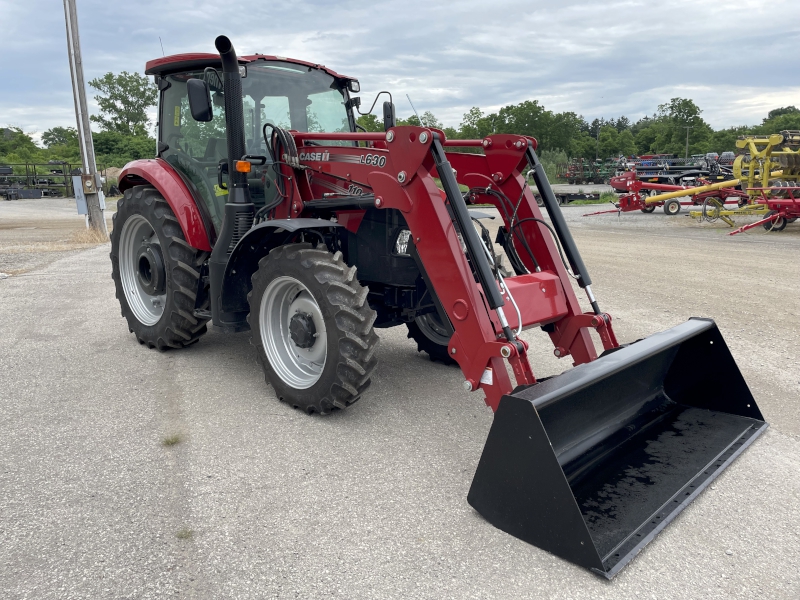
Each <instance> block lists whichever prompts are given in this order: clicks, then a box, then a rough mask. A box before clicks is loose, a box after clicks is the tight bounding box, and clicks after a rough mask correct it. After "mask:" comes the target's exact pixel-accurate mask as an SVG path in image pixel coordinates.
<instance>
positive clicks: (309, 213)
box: [111, 36, 767, 577]
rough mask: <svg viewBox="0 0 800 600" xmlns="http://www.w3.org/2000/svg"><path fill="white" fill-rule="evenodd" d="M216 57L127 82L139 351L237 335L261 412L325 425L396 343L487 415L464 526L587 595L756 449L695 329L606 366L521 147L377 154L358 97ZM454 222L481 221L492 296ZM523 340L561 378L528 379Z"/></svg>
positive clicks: (324, 75)
mask: <svg viewBox="0 0 800 600" xmlns="http://www.w3.org/2000/svg"><path fill="white" fill-rule="evenodd" d="M216 47H217V50H218V52H219V53H218V54H182V55H177V56H169V57H164V58H160V59H157V60H154V61H151V62H150V63H148V65H147V73H148V74H150V75H153V76H155V79H156V83H157V85H158V88H159V90H160V94H161V95H160V103H159V131H158V137H159V143H158V156H157V157H156V158H154V159H150V160H138V161H134V162H132V163H129V164H128V165H127V166H126V167H125V169H124V170H123V171H122V173H121V174H120V184H119V185H120V189H121V190H123V191H124V198H123V199H122V200H120V201H119V203H118V210H117V213H116V215H115V219H114V229H113V232H112V249H111V262H112V276H113V279H114V282H115V285H116V289H117V298H118V299H119V302H120V305H121V308H122V314H123V316H124V317H125V318H126V319H127V324H128V327H129V329H130V330H131V331H132V332H133V333H134V335H135V336H136V338H137V339H138V340H139V341H140V342H141V343H143V344H145V345H147V346H149V347H151V348H159V349H167V348H181V347H184V346H189V345H191V344H193V343H195V342H196V341H198V339H199V338H200V337H201V336H202V334H203V333H205V331H206V327H207V324H209V323H210V324H212V325H214V326H216V327H218V328H219V329H220V330H222V331H224V332H235V331H246V330H249V331H250V332H251V333H250V335H251V341H252V344H253V346H254V347H255V350H256V354H257V357H258V360H259V362H260V364H261V366H262V368H263V370H264V373H265V376H266V378H267V381H268V382H269V383H270V384H271V386H272V387H273V389H274V391H275V395H276V396H277V397H278V398H280V399H281V400H283V401H285V402H287V403H288V404H290V405H291V406H294V407H295V408H298V409H301V410H304V411H306V412H308V413H313V412H316V413H322V414H324V413H328V412H331V411H333V410H335V409H345V408H346V407H348V406H350V405H352V404H353V403H354V402H356V400H358V399H360V398H361V397H362V395H364V393H365V392H366V390H367V388H368V386H369V385H370V377H371V375H372V373H373V371H374V369H375V368H376V364H377V356H378V353H377V351H376V348H377V344H378V336H377V335H376V333H375V331H374V330H375V328H382V327H393V326H404V327H407V328H408V331H409V334H410V336H411V337H413V338H414V339H415V340H416V342H417V344H418V347H419V348H420V349H422V350H424V351H426V352H427V353H428V354H430V355H431V357H432V358H437V359H438V360H442V361H445V362H451V363H455V364H457V365H458V367H459V368H460V369H461V371H462V373H463V388H464V390H465V391H467V392H475V391H480V392H482V394H483V396H484V397H485V401H486V404H487V405H488V406H490V407H491V408H492V410H494V411H496V412H495V417H494V423H493V425H492V428H491V431H490V433H489V436H488V439H487V441H486V445H485V448H484V452H483V455H482V457H481V459H480V463H479V465H478V467H477V470H476V473H475V478H474V480H473V482H472V487H471V489H470V491H469V496H468V501H469V503H470V504H471V505H472V506H473V507H475V509H476V510H478V512H480V514H482V515H483V516H484V517H485V518H486V519H487V520H488V521H489V522H490V523H492V524H493V525H495V526H496V527H498V528H500V529H502V530H504V531H506V532H508V533H510V534H512V535H515V536H517V537H519V538H521V539H523V540H525V541H527V542H530V543H532V544H535V545H537V546H539V547H541V548H544V549H546V550H549V551H550V552H553V553H554V554H557V555H558V556H561V557H563V558H565V559H568V560H570V561H573V562H575V563H577V564H579V565H583V566H585V567H588V568H590V569H592V570H594V571H595V572H597V573H599V574H602V575H603V576H605V577H612V576H613V575H614V574H615V573H617V572H618V571H619V569H621V568H622V567H623V566H624V565H625V564H626V563H628V562H629V561H630V560H631V559H632V558H633V557H634V556H635V555H636V554H637V553H638V552H639V551H640V550H641V549H642V548H643V547H644V546H645V545H646V544H647V543H648V542H649V541H650V540H652V539H653V537H654V536H655V535H656V534H657V533H658V532H659V531H660V530H661V529H663V528H664V527H665V526H666V524H667V523H668V522H669V521H671V520H672V519H673V518H674V517H675V516H676V515H677V514H678V513H680V512H681V510H683V508H685V507H686V506H687V505H688V503H689V502H690V501H691V500H692V499H694V498H695V497H696V496H697V495H698V494H699V493H700V492H701V490H703V489H704V488H705V487H706V486H707V485H708V484H709V483H710V482H711V481H712V480H713V479H714V478H715V477H717V476H718V475H719V474H720V473H721V472H722V471H723V470H724V469H725V468H726V467H727V466H728V465H729V464H730V463H731V461H732V460H733V459H734V458H735V457H736V456H738V455H739V454H740V453H741V452H742V451H743V450H744V449H745V448H746V447H747V446H748V445H749V444H750V443H751V442H752V441H753V440H754V439H755V438H756V437H757V436H758V435H759V434H760V433H762V432H763V431H764V430H765V428H766V426H767V425H766V423H765V422H764V420H763V417H762V415H761V413H760V412H759V410H758V408H757V406H756V403H755V400H754V399H753V396H752V395H751V393H750V391H749V389H748V387H747V385H746V383H745V381H744V379H743V378H742V376H741V374H740V372H739V369H738V368H737V366H736V363H735V361H734V359H733V357H732V356H731V353H730V351H729V350H728V348H727V346H726V344H725V341H724V340H723V338H722V335H721V334H720V332H719V330H718V328H717V326H716V325H715V323H714V321H712V320H711V319H692V320H690V321H688V322H686V323H684V324H682V325H678V326H676V327H674V328H672V329H669V330H667V331H664V332H661V333H657V334H655V335H652V336H650V337H647V338H645V339H643V340H639V341H636V342H633V343H631V344H627V345H620V344H618V343H617V340H616V337H615V335H614V331H613V327H612V321H611V317H610V316H609V315H608V314H607V313H605V312H603V311H602V310H601V309H600V307H599V305H598V301H597V300H596V299H595V297H594V295H593V294H592V288H591V283H592V281H591V279H590V277H589V273H588V270H587V268H586V266H585V265H584V262H583V260H582V258H581V256H580V253H579V252H578V248H577V245H576V244H575V241H574V240H573V238H572V235H571V233H570V231H569V229H568V227H567V224H566V222H565V220H564V217H563V215H562V214H561V210H560V207H559V205H558V200H557V199H556V196H555V194H554V193H553V190H552V188H551V187H550V184H549V182H548V180H547V177H546V175H545V171H544V168H543V166H542V164H541V162H540V161H539V158H538V156H537V154H536V147H537V143H536V140H535V139H533V138H529V137H524V136H519V135H505V134H504V135H499V134H498V135H490V136H487V137H485V138H483V139H479V140H448V139H447V138H446V136H445V134H444V133H443V132H442V131H440V130H437V129H432V128H426V127H398V126H397V125H396V123H395V118H394V106H393V105H392V103H391V101H389V102H385V103H384V106H383V108H384V127H385V131H384V132H380V133H365V132H359V131H357V129H356V123H355V114H354V109H356V108H357V107H358V106H359V105H360V99H359V98H356V97H352V96H351V92H357V91H358V89H359V84H358V82H357V81H356V80H355V79H353V78H351V77H346V76H343V75H340V74H338V73H335V72H333V71H331V70H329V69H327V68H324V67H320V66H319V65H315V64H312V63H307V62H303V61H296V60H291V59H286V58H280V57H274V56H265V55H253V56H245V57H241V58H237V56H236V54H235V52H234V50H233V47H232V45H231V43H230V41H229V40H228V39H227V38H226V37H224V36H220V37H219V38H217V40H216ZM220 71H221V72H220ZM310 130H313V131H314V132H313V133H312V132H310ZM465 147H469V148H470V150H472V151H475V150H477V151H478V152H479V153H467V152H458V149H459V148H465ZM529 169H530V170H531V171H532V172H533V173H532V178H533V181H534V183H535V185H536V187H537V188H538V192H539V194H540V196H541V199H542V202H543V204H544V209H545V211H544V212H546V215H547V216H546V217H545V215H543V213H542V211H540V209H539V206H537V202H536V200H535V198H534V194H533V191H532V190H531V189H530V188H529V187H528V185H527V183H526V178H525V176H524V174H523V173H525V172H526V171H527V170H529ZM437 181H438V182H440V183H441V188H440V187H438V186H437ZM459 186H465V188H466V189H467V190H468V191H466V192H464V193H462V192H461V191H460V188H459ZM470 203H488V204H491V205H493V206H494V207H496V208H497V209H498V210H499V212H500V214H501V216H502V219H503V223H504V225H503V227H502V228H501V229H500V235H499V236H498V240H499V242H498V243H499V244H500V246H502V248H503V250H504V251H505V253H506V255H507V256H508V258H509V262H510V263H511V266H512V267H513V269H514V274H513V275H512V276H504V275H505V274H504V273H503V270H502V269H500V268H499V260H498V258H497V251H496V249H495V247H494V245H493V242H492V240H491V239H489V236H488V232H487V230H486V229H485V228H483V227H481V226H480V224H476V223H475V221H476V220H477V219H479V218H480V217H479V216H477V215H475V214H474V213H472V212H471V211H470V208H469V204H470ZM478 228H480V229H481V232H480V233H479V231H478ZM573 279H574V280H576V281H577V285H578V287H579V288H580V289H581V290H583V292H584V293H585V294H586V296H587V300H588V303H589V304H590V305H591V310H590V311H589V312H584V311H583V310H582V309H581V306H580V304H579V302H578V297H577V295H576V293H575V291H574V289H573V287H572V281H573ZM525 330H530V331H531V333H534V332H536V331H539V330H540V331H542V332H543V333H544V334H545V335H547V336H548V337H549V339H550V341H551V342H552V344H553V346H554V353H555V355H556V356H558V357H568V356H569V357H571V359H570V362H571V363H572V365H574V368H572V369H569V370H567V371H566V372H565V373H564V374H562V375H558V376H555V377H551V378H548V379H546V380H544V379H543V380H537V378H536V376H535V375H534V371H533V368H532V365H531V364H530V362H529V358H528V342H527V341H526V340H525V338H524V337H523V336H522V332H523V331H525ZM592 334H595V335H596V336H597V337H598V338H599V340H600V343H601V345H602V348H603V352H602V354H601V355H600V356H598V352H597V350H596V349H595V342H594V341H593V339H592ZM209 343H211V344H213V343H214V342H213V340H209ZM698 364H714V365H715V369H713V370H712V371H709V370H707V369H697V365H698ZM507 366H508V367H509V368H508V369H507ZM512 377H513V381H512ZM433 400H435V399H433Z"/></svg>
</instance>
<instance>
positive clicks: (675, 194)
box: [584, 172, 748, 217]
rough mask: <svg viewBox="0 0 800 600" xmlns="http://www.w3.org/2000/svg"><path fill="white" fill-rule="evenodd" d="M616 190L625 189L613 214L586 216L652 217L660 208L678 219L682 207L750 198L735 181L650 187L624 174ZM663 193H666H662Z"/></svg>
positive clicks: (616, 184)
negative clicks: (632, 214)
mask: <svg viewBox="0 0 800 600" xmlns="http://www.w3.org/2000/svg"><path fill="white" fill-rule="evenodd" d="M613 182H614V187H615V189H625V190H626V193H624V194H622V195H621V196H620V197H619V199H618V201H617V202H616V203H615V206H616V208H615V209H613V210H603V211H599V212H593V213H589V214H586V215H584V216H585V217H588V216H592V215H602V214H606V213H614V212H617V213H618V212H633V211H636V210H640V211H642V212H643V213H651V212H653V211H655V209H656V208H657V207H659V206H662V207H663V209H664V212H665V213H666V214H668V215H676V214H678V213H679V212H680V210H681V206H703V205H705V204H707V203H708V201H709V200H710V199H714V200H715V201H716V202H718V203H719V204H720V205H725V204H731V203H735V204H737V205H738V206H740V207H741V206H744V205H745V204H747V201H748V195H747V194H746V193H745V192H742V191H740V190H737V189H735V187H736V186H737V185H739V181H738V180H736V179H732V180H729V181H722V182H719V183H712V182H710V181H706V180H703V179H699V180H697V183H698V184H699V185H695V186H688V185H667V184H663V183H648V182H646V181H641V180H639V179H636V176H635V174H634V173H632V172H628V173H624V174H623V175H620V176H618V177H615V178H614V180H613ZM661 192H663V193H661ZM686 196H688V197H691V200H684V201H681V200H679V199H678V198H681V197H686Z"/></svg>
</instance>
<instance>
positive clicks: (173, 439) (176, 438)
mask: <svg viewBox="0 0 800 600" xmlns="http://www.w3.org/2000/svg"><path fill="white" fill-rule="evenodd" d="M182 441H183V437H182V436H181V435H180V434H178V433H176V434H175V435H170V436H167V437H165V438H164V439H163V440H161V445H162V446H166V447H167V448H170V447H172V446H175V445H177V444H180V443H181V442H182Z"/></svg>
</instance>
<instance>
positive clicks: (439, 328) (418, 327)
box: [406, 313, 458, 365]
mask: <svg viewBox="0 0 800 600" xmlns="http://www.w3.org/2000/svg"><path fill="white" fill-rule="evenodd" d="M406 327H408V335H407V336H406V337H408V338H410V339H412V340H414V341H415V342H416V343H417V352H425V353H426V354H427V355H428V357H429V358H430V359H431V361H434V362H435V361H438V362H440V363H443V364H445V365H456V364H458V363H457V362H456V361H455V359H453V357H451V356H450V352H449V351H448V346H449V344H450V336H449V335H447V330H446V328H445V327H444V326H443V325H442V322H441V319H439V315H438V314H437V313H426V314H424V315H422V316H421V317H417V318H416V319H415V320H414V321H411V322H410V323H406Z"/></svg>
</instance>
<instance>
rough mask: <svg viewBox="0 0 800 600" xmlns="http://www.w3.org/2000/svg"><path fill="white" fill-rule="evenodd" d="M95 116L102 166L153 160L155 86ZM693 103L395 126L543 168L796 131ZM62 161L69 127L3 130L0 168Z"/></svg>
mask: <svg viewBox="0 0 800 600" xmlns="http://www.w3.org/2000/svg"><path fill="white" fill-rule="evenodd" d="M89 85H90V86H91V87H92V88H93V89H94V90H95V91H96V94H95V100H96V101H97V104H98V107H99V109H100V110H99V113H98V114H97V115H92V116H91V120H92V122H93V123H94V124H95V125H96V127H97V129H98V131H96V132H93V134H92V138H93V140H94V146H95V153H96V155H97V162H98V164H100V165H103V166H106V167H110V166H115V167H121V166H123V165H124V164H125V163H127V162H129V161H131V160H134V159H137V158H147V157H152V156H153V155H154V154H155V146H156V141H155V140H154V139H153V138H152V137H151V136H150V135H149V133H148V132H149V131H150V126H151V123H150V119H149V118H148V116H147V109H148V108H150V107H151V106H154V105H155V104H156V102H157V98H158V92H157V90H156V87H155V85H154V83H153V82H152V80H150V79H149V78H147V77H145V76H143V75H140V74H138V73H128V72H127V71H123V72H121V73H119V74H116V75H115V74H113V73H106V74H105V75H104V76H103V77H98V78H96V79H92V80H91V81H90V82H89ZM701 113H702V110H701V109H700V108H699V107H698V106H697V105H696V104H695V103H694V101H692V100H690V99H686V98H673V99H671V100H670V101H669V102H666V103H664V104H661V105H659V106H658V108H657V109H656V111H655V112H654V113H653V114H652V115H651V116H646V117H643V118H641V119H639V120H638V121H636V122H633V121H631V120H630V119H628V118H627V117H625V116H621V117H619V118H611V119H594V120H593V121H591V122H588V121H587V120H586V119H584V117H583V116H581V115H578V114H577V113H574V112H570V111H566V112H554V111H551V110H547V109H546V108H545V107H544V106H543V105H542V104H540V103H539V101H538V100H525V101H524V102H520V103H519V104H509V105H508V106H504V107H502V108H501V109H500V110H498V111H497V112H489V113H487V112H484V111H483V110H482V109H481V108H479V107H477V106H476V107H473V108H471V109H470V110H469V111H468V112H466V113H465V114H464V116H463V117H462V119H461V123H460V124H459V126H458V127H446V126H444V125H443V124H442V123H441V122H440V121H439V120H438V119H437V118H436V116H435V115H433V113H431V112H430V111H426V112H424V113H422V115H421V116H419V117H418V116H417V115H411V116H410V117H408V118H406V119H399V120H398V124H400V125H420V124H423V125H425V126H426V127H435V128H438V129H442V130H444V132H445V134H446V135H447V137H448V138H450V139H474V138H481V137H484V136H486V135H489V134H492V133H515V134H521V135H530V136H533V137H535V138H536V139H537V140H538V141H539V147H540V155H541V156H542V158H543V161H544V159H545V158H547V162H548V163H552V162H558V161H562V162H563V161H565V160H566V159H567V158H573V157H581V158H586V159H594V158H600V159H604V158H609V157H617V156H620V155H624V156H631V155H643V154H676V155H678V156H683V155H684V154H685V153H686V151H687V148H686V139H687V132H688V140H689V145H688V153H689V154H690V155H691V154H704V153H706V152H719V153H721V152H724V151H728V150H730V151H735V149H736V145H735V143H736V139H737V138H738V137H739V136H740V135H745V134H770V133H776V132H778V131H782V130H785V129H800V110H798V109H797V108H796V107H794V106H786V107H782V108H776V109H774V110H772V111H770V112H769V113H768V114H767V115H766V117H764V119H763V120H762V122H761V123H760V124H759V125H755V126H740V127H730V128H727V129H719V130H714V129H713V128H712V127H711V126H710V125H709V124H708V123H707V122H706V121H705V120H704V119H703V117H702V116H701ZM358 124H359V125H360V126H361V127H363V128H364V129H366V130H367V131H383V123H382V121H381V120H380V119H379V118H378V117H377V116H376V115H374V114H370V115H362V116H360V117H359V118H358ZM53 160H56V161H65V162H69V163H79V162H80V151H79V148H78V135H77V131H76V129H75V128H74V127H53V128H51V129H48V130H46V131H45V132H43V134H42V136H41V145H39V144H37V143H36V142H35V141H34V140H33V138H32V137H31V135H29V134H27V133H25V132H24V131H22V130H21V129H19V128H15V127H8V128H5V129H0V163H24V162H29V163H30V162H43V163H46V162H48V161H53Z"/></svg>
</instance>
